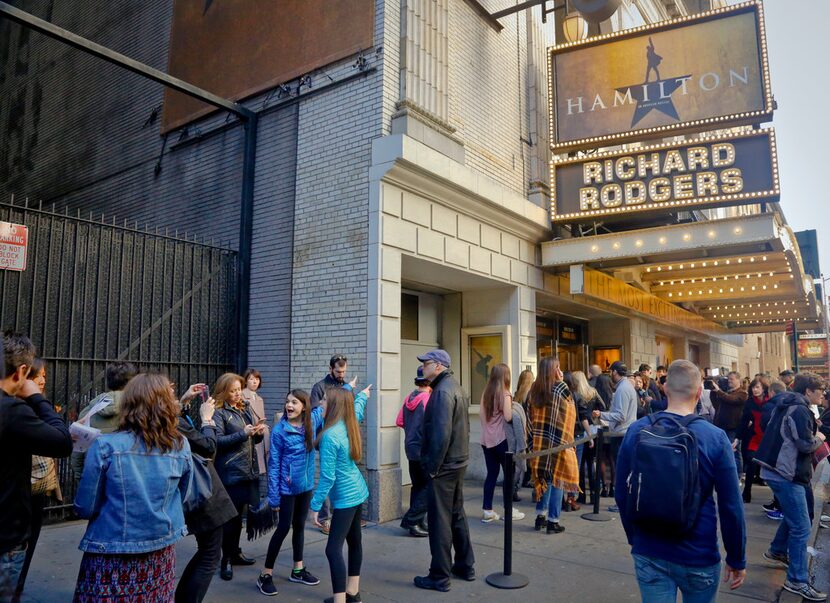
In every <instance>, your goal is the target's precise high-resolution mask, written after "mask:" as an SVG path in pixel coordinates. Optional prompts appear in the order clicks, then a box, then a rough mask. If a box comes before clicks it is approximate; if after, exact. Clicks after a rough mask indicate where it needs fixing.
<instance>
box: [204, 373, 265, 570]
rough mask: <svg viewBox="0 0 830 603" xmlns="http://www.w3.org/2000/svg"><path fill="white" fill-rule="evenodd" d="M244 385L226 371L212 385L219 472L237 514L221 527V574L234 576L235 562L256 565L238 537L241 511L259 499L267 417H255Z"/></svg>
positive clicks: (217, 469) (217, 467)
mask: <svg viewBox="0 0 830 603" xmlns="http://www.w3.org/2000/svg"><path fill="white" fill-rule="evenodd" d="M244 385H245V382H244V380H243V379H242V377H240V376H239V375H237V374H235V373H225V374H224V375H222V376H221V377H219V379H217V380H216V384H215V385H214V386H213V399H214V401H215V403H216V413H215V414H214V416H213V420H214V422H215V423H216V448H217V452H216V472H217V473H218V474H219V478H220V479H221V480H222V484H223V485H224V486H225V489H226V490H227V492H228V495H229V496H230V497H231V500H232V501H233V505H234V507H235V508H236V511H237V513H238V515H237V516H236V517H234V518H233V519H231V520H230V521H228V522H227V523H226V524H225V527H224V528H223V530H222V561H221V568H220V572H219V576H220V577H221V578H222V579H223V580H232V579H233V567H232V566H234V565H253V564H254V563H256V561H254V560H253V559H251V558H250V557H246V556H245V555H243V554H242V549H241V548H240V547H239V537H240V536H241V534H242V514H243V513H244V512H245V507H247V506H248V505H256V504H257V502H258V500H259V473H260V472H259V467H258V466H257V457H256V454H255V453H254V445H255V444H259V443H260V442H261V441H262V438H263V434H264V433H265V419H259V420H256V419H255V418H254V417H253V414H252V413H251V410H250V407H249V405H248V404H247V402H245V400H244V399H243V398H242V388H243V386H244Z"/></svg>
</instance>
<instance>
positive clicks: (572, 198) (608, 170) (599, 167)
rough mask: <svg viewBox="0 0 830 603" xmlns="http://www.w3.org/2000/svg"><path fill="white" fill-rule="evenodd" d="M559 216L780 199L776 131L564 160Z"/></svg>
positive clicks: (556, 193) (554, 170)
mask: <svg viewBox="0 0 830 603" xmlns="http://www.w3.org/2000/svg"><path fill="white" fill-rule="evenodd" d="M551 181H552V183H553V187H552V197H551V219H552V220H553V221H569V222H576V221H579V220H581V219H586V220H588V219H595V218H597V217H599V216H609V215H617V216H620V215H625V214H628V213H631V212H643V211H658V210H662V211H666V210H673V211H677V209H679V208H683V207H685V208H686V209H688V208H689V207H688V206H694V207H696V208H704V207H715V206H718V205H739V204H743V203H757V202H759V201H775V200H777V199H778V197H779V195H780V191H779V184H778V166H777V162H776V153H775V133H774V131H773V130H771V129H770V130H759V131H753V132H749V133H746V134H742V135H736V136H730V137H710V138H706V139H699V140H687V141H684V142H683V143H673V144H662V145H653V146H646V147H641V148H637V149H633V150H626V151H615V152H608V153H600V154H597V155H591V156H589V157H579V158H571V159H564V160H561V161H558V162H553V163H552V164H551Z"/></svg>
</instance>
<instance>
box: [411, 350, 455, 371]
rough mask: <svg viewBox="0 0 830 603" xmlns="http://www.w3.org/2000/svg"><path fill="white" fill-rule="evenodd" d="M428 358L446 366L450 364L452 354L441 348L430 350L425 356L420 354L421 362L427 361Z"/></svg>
mask: <svg viewBox="0 0 830 603" xmlns="http://www.w3.org/2000/svg"><path fill="white" fill-rule="evenodd" d="M427 360H432V361H433V362H436V363H438V364H441V365H444V366H446V367H449V366H450V355H449V354H447V353H446V352H445V351H444V350H441V349H437V350H430V351H429V352H427V353H426V354H424V355H423V356H418V361H419V362H426V361H427Z"/></svg>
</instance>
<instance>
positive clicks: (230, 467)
mask: <svg viewBox="0 0 830 603" xmlns="http://www.w3.org/2000/svg"><path fill="white" fill-rule="evenodd" d="M213 420H214V422H215V423H216V472H217V473H218V474H219V477H220V478H222V483H223V484H225V485H226V486H230V485H231V484H236V483H239V482H244V481H251V480H256V479H259V471H258V468H257V467H255V466H254V464H255V462H256V455H254V444H259V443H260V442H261V441H262V435H257V436H254V437H252V438H251V437H248V435H247V434H246V433H245V425H253V424H254V420H253V417H252V416H251V411H250V409H249V408H248V405H247V404H245V409H244V410H241V411H240V410H237V409H236V408H232V407H231V406H229V405H227V404H226V405H225V407H224V408H219V409H217V410H216V413H215V414H214V415H213Z"/></svg>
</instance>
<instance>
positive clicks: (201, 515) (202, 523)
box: [179, 417, 237, 534]
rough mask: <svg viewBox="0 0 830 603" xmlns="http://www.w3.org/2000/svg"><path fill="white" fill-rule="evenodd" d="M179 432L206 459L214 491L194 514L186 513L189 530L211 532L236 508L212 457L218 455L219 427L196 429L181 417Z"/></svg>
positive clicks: (207, 426) (234, 512)
mask: <svg viewBox="0 0 830 603" xmlns="http://www.w3.org/2000/svg"><path fill="white" fill-rule="evenodd" d="M179 432H180V433H181V434H182V435H183V436H184V437H185V438H187V441H188V443H189V444H190V451H191V452H192V453H194V454H198V455H199V456H203V457H204V458H206V459H211V462H210V463H208V472H209V473H210V478H211V494H210V498H209V499H207V501H206V502H205V504H204V505H202V507H201V508H200V509H198V510H197V511H194V512H193V513H188V514H187V515H186V516H185V518H184V519H185V523H187V530H188V531H189V532H190V533H191V534H198V533H200V532H208V531H210V530H213V529H215V528H218V527H219V526H221V525H224V524H225V523H227V521H228V520H229V519H232V518H233V517H236V515H237V513H236V508H235V507H234V506H233V502H231V497H230V496H228V493H227V491H226V490H225V486H223V485H222V480H221V479H219V474H218V473H216V468H215V467H214V466H213V462H212V461H213V459H214V457H215V456H216V428H215V427H213V426H211V425H203V426H202V429H201V431H199V430H197V429H196V428H195V427H194V426H193V425H191V424H190V421H188V420H187V419H186V418H184V417H179Z"/></svg>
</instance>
